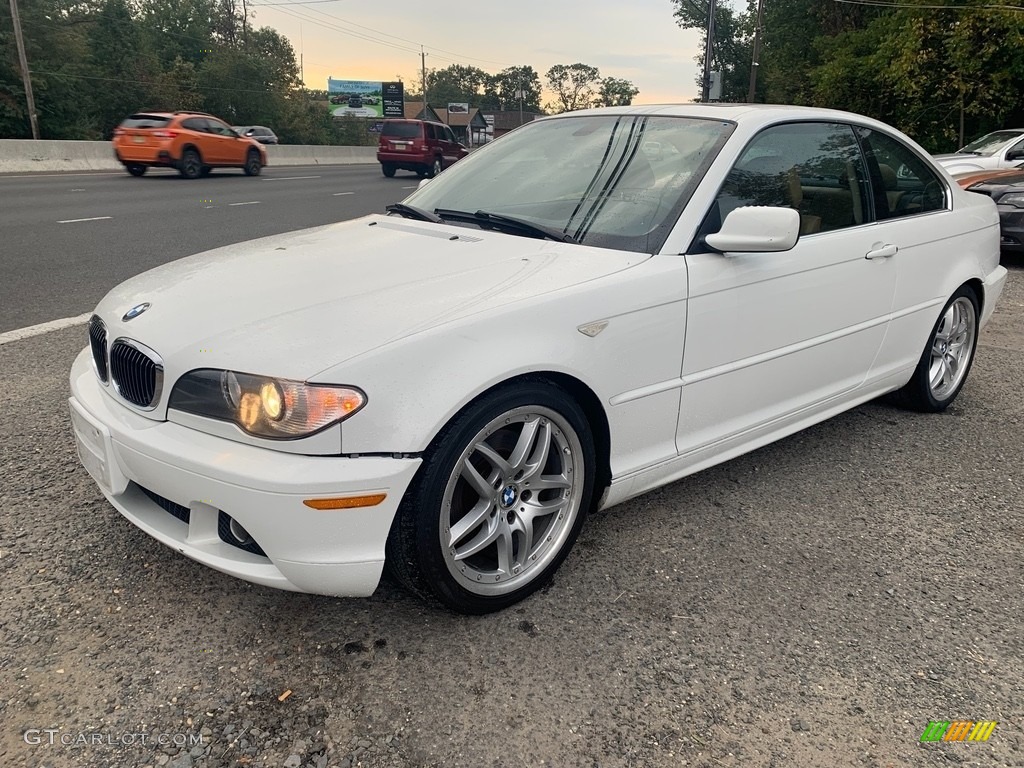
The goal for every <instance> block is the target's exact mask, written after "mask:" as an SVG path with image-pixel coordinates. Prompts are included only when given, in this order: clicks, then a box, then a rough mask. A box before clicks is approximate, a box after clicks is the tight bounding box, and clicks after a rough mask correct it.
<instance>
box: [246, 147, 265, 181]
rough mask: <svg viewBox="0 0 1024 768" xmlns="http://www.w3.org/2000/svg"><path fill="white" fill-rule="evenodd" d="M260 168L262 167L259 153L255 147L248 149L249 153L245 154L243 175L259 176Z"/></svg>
mask: <svg viewBox="0 0 1024 768" xmlns="http://www.w3.org/2000/svg"><path fill="white" fill-rule="evenodd" d="M261 168H263V163H261V162H260V153H259V152H257V151H256V150H255V149H251V150H249V154H248V155H246V156H245V166H244V170H245V175H246V176H259V175H260V169H261Z"/></svg>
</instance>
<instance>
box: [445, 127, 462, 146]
mask: <svg viewBox="0 0 1024 768" xmlns="http://www.w3.org/2000/svg"><path fill="white" fill-rule="evenodd" d="M444 137H445V138H446V139H447V140H448V141H450V142H451V143H452V144H458V143H459V140H458V139H457V138H455V132H454V131H453V130H452V129H451V128H449V127H448V126H445V129H444Z"/></svg>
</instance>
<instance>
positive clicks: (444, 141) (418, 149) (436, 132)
mask: <svg viewBox="0 0 1024 768" xmlns="http://www.w3.org/2000/svg"><path fill="white" fill-rule="evenodd" d="M468 153H469V150H468V149H466V147H465V145H463V144H461V143H460V142H459V140H458V139H457V138H455V134H454V133H453V132H452V129H451V128H449V127H448V126H447V125H445V124H444V123H435V122H431V121H428V120H402V119H398V118H389V119H387V120H385V121H384V125H383V126H382V128H381V132H380V139H379V142H378V145H377V162H379V163H380V167H381V170H382V171H383V173H384V175H385V176H387V177H388V178H391V177H392V176H394V175H395V171H397V170H405V171H415V172H416V173H417V174H418V175H419V176H420V177H421V178H422V177H427V178H432V177H434V176H436V175H437V174H439V173H440V172H441V171H442V170H444V169H445V168H447V167H448V166H449V165H451V164H452V163H454V162H456V161H458V160H460V159H462V158H463V157H465V156H466V155H467V154H468Z"/></svg>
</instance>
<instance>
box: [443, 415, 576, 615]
mask: <svg viewBox="0 0 1024 768" xmlns="http://www.w3.org/2000/svg"><path fill="white" fill-rule="evenodd" d="M586 471H587V468H586V467H585V466H584V461H583V448H582V446H581V444H580V439H579V436H578V435H577V434H576V431H575V430H574V429H573V428H572V427H571V426H570V424H569V422H568V421H566V419H565V418H563V417H562V416H561V415H559V414H558V413H557V412H555V411H553V410H550V409H548V408H542V407H539V406H526V407H521V408H515V409H513V410H511V411H508V412H506V413H503V414H501V415H500V416H498V417H496V418H494V419H492V420H491V421H490V422H488V423H487V425H486V426H484V428H483V429H481V430H480V431H479V432H477V434H476V435H475V436H474V437H473V439H472V440H471V441H470V442H469V445H468V446H467V447H466V449H465V450H464V451H463V452H462V454H461V455H460V456H459V459H458V461H456V462H455V465H454V469H453V470H452V473H451V476H450V477H449V479H448V483H447V485H446V487H445V490H444V496H443V497H442V504H441V521H440V522H441V525H440V529H439V533H440V538H441V551H442V553H443V556H444V562H445V565H446V566H447V567H448V570H449V572H450V573H451V574H452V576H454V577H455V580H456V582H457V583H458V584H459V585H460V586H462V587H463V588H464V589H466V590H467V591H469V592H472V593H474V594H476V595H481V596H485V597H486V596H495V595H501V594H506V593H508V592H512V591H514V590H516V589H519V588H520V587H522V586H523V585H524V584H526V583H528V582H530V581H532V580H533V579H534V578H536V577H537V576H538V575H539V574H541V573H543V572H544V569H545V568H546V567H547V565H548V564H549V563H550V562H551V561H552V560H553V559H554V558H555V557H557V556H558V553H559V552H560V551H561V549H562V547H563V546H564V544H565V542H566V539H567V538H568V537H569V535H570V533H571V532H572V530H573V526H574V524H575V522H576V518H577V516H578V515H579V511H580V502H581V499H582V495H583V487H584V482H585V479H586Z"/></svg>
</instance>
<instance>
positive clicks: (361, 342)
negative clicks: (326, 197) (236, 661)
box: [70, 105, 1006, 613]
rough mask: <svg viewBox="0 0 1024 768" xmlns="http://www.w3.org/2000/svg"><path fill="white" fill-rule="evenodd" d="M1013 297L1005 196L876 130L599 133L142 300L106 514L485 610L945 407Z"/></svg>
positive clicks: (241, 248) (530, 138)
mask: <svg viewBox="0 0 1024 768" xmlns="http://www.w3.org/2000/svg"><path fill="white" fill-rule="evenodd" d="M897 169H898V171H899V172H898V173H897ZM382 183H386V182H382ZM1005 279H1006V270H1005V269H1004V268H1002V267H1001V266H1000V265H999V218H998V215H997V213H996V208H995V206H994V205H993V203H992V201H991V200H989V199H987V198H985V197H983V196H981V195H976V194H971V193H969V192H965V191H962V190H961V189H960V188H959V187H958V186H957V185H956V184H955V183H952V181H951V179H950V177H949V176H948V175H947V174H946V173H945V171H943V170H942V169H941V168H939V167H938V166H937V165H936V164H935V163H934V162H933V161H932V160H931V159H930V158H929V156H928V154H927V153H926V152H925V151H924V150H922V149H921V147H919V146H918V145H916V144H915V143H914V142H912V141H911V140H909V139H908V138H907V137H906V136H904V135H902V134H900V133H899V132H897V131H895V130H893V129H892V128H890V127H888V126H886V125H884V124H882V123H879V122H876V121H874V120H870V119H868V118H865V117H860V116H858V115H853V114H848V113H844V112H835V111H829V110H819V109H804V108H796V107H779V106H756V105H686V106H644V107H622V108H612V109H604V110H590V111H583V112H576V113H571V114H565V115H559V116H556V117H551V118H546V119H542V120H538V121H536V122H533V123H530V124H528V125H526V126H525V127H523V128H521V129H518V130H516V131H515V132H513V133H511V134H510V135H508V136H505V137H502V138H501V139H500V140H498V141H495V142H493V143H491V144H489V145H488V146H487V147H485V148H484V149H481V150H480V151H478V152H475V153H474V154H472V155H470V156H469V157H468V158H466V159H465V160H463V161H461V162H460V163H459V164H458V165H456V166H454V167H452V168H451V169H450V170H447V171H445V172H444V173H443V174H441V175H440V176H439V177H438V178H436V179H434V180H432V181H430V182H429V183H425V184H424V185H423V186H421V188H420V189H418V190H417V191H416V192H415V193H414V194H412V195H411V196H410V197H408V198H407V199H406V200H405V201H404V202H402V203H397V204H395V205H392V206H389V209H388V213H387V214H386V215H373V216H368V217H366V218H362V219H357V220H354V221H347V222H343V223H340V224H334V225H330V226H326V227H320V228H316V229H310V230H306V231H302V232H295V233H290V234H286V235H280V236H275V237H270V238H266V239H263V240H257V241H255V242H249V243H243V244H241V245H235V246H230V247H226V248H221V249H218V250H215V251H211V252H209V253H205V254H200V255H198V256H193V257H190V258H187V259H183V260H181V261H178V262H175V263H173V264H168V265H166V266H164V267H160V268H158V269H155V270H152V271H150V272H147V273H145V274H142V275H140V276H138V277H136V278H133V279H131V280H129V281H127V282H125V283H123V284H122V285H120V286H118V287H117V288H115V289H114V290H112V291H111V292H110V293H109V294H108V295H107V296H106V297H105V298H104V299H103V300H102V301H101V302H100V304H99V306H98V307H97V308H96V312H95V315H94V316H93V317H92V320H91V322H90V323H89V328H88V333H89V345H88V347H86V348H85V349H84V350H83V351H82V353H81V354H80V355H79V357H78V358H77V360H76V361H75V363H74V367H73V369H72V371H71V393H72V397H71V399H70V406H71V417H72V421H73V425H74V431H75V435H76V438H77V443H78V450H79V455H80V457H81V460H82V463H83V464H84V465H85V467H86V468H87V469H88V470H89V472H90V473H91V475H92V477H93V478H94V479H95V481H96V482H97V483H98V485H99V487H100V489H101V490H102V492H103V493H104V495H105V496H106V497H107V498H108V499H109V500H110V503H111V504H113V505H114V507H116V508H117V509H118V511H120V512H121V514H123V515H124V516H125V517H127V518H128V519H129V520H130V521H131V522H132V523H134V524H135V525H137V526H138V527H139V528H141V529H142V530H143V531H145V532H146V533H148V534H149V535H150V536H153V537H154V538H156V539H158V540H159V541H161V542H163V543H164V544H166V545H168V546H169V547H171V548H173V549H175V550H177V551H178V552H180V553H182V554H184V555H186V556H188V557H190V558H192V559H194V560H197V561H199V562H201V563H205V564H206V565H208V566H210V567H212V568H216V569H217V570H220V571H223V572H224V573H227V574H231V575H233V576H237V577H239V578H242V579H247V580H249V581H251V582H255V583H258V584H264V585H268V586H272V587H278V588H282V589H289V590H297V591H303V592H314V593H321V594H327V595H350V596H361V595H369V594H370V593H372V592H373V591H374V589H375V588H376V587H377V584H378V581H379V579H380V577H381V573H382V569H383V568H384V567H385V566H388V567H389V568H390V569H391V570H392V571H393V572H394V574H396V576H397V577H398V578H399V579H400V580H401V581H402V582H404V583H405V584H406V585H408V586H409V587H410V588H412V589H413V590H414V591H416V592H418V593H419V594H422V595H428V596H430V595H432V596H434V597H435V598H436V599H438V600H440V601H441V602H442V603H443V604H445V605H447V606H449V607H450V608H452V609H454V610H456V611H462V612H466V613H484V612H488V611H494V610H497V609H501V608H504V607H506V606H509V605H511V604H513V603H515V602H516V601H518V600H521V599H522V598H524V597H525V596H527V595H529V594H530V593H532V592H533V591H535V590H536V589H537V588H538V587H540V586H542V585H543V584H544V583H545V582H546V581H547V580H548V578H549V577H550V576H551V574H552V573H553V572H554V571H555V569H556V568H558V566H559V564H560V563H561V562H562V561H563V560H564V559H565V557H566V556H567V555H568V554H569V550H570V548H571V547H572V545H573V542H574V541H575V540H576V538H577V536H578V534H579V532H580V528H581V526H582V525H583V523H584V519H585V517H586V515H587V513H588V512H590V511H592V510H594V509H596V508H604V507H610V506H612V505H614V504H619V503H620V502H623V501H625V500H626V499H629V498H632V497H634V496H636V495H638V494H640V493H643V492H645V491H647V490H650V489H652V488H655V487H657V486H660V485H664V484H665V483H670V482H672V481H674V480H677V479H679V478H681V477H683V476H685V475H687V474H690V473H692V472H696V471H698V470H700V469H703V468H705V467H709V466H711V465H713V464H716V463H718V462H721V461H725V460H726V459H729V458H731V457H733V456H737V455H739V454H741V453H744V452H746V451H750V450H752V449H754V448H757V447H758V446H762V445H764V444H766V443H768V442H771V441H773V440H777V439H779V438H781V437H783V436H785V435H788V434H791V433H793V432H795V431H797V430H799V429H802V428H804V427H806V426H808V425H811V424H814V423H816V422H819V421H821V420H823V419H826V418H828V417H830V416H833V415H835V414H837V413H839V412H841V411H844V410H846V409H849V408H852V407H854V406H856V405H857V404H858V403H863V402H865V401H867V400H871V399H872V398H876V397H879V396H881V395H885V394H888V393H893V396H894V397H895V398H896V399H897V400H898V401H900V402H901V403H903V404H905V405H906V406H908V407H910V408H914V409H918V410H922V411H941V410H942V409H944V408H945V407H947V406H948V405H949V404H950V403H951V402H952V401H953V399H954V398H955V397H956V396H957V393H958V392H959V391H960V389H961V388H962V387H963V385H964V381H965V380H966V378H967V374H968V371H969V370H970V367H971V362H972V360H973V358H974V354H975V350H976V347H977V338H978V331H979V329H980V328H981V327H982V326H983V325H984V324H985V322H986V321H987V320H988V319H989V317H991V315H992V311H993V308H994V306H995V304H996V301H997V300H998V298H999V294H1000V291H1001V290H1002V288H1003V284H1004V281H1005Z"/></svg>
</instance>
